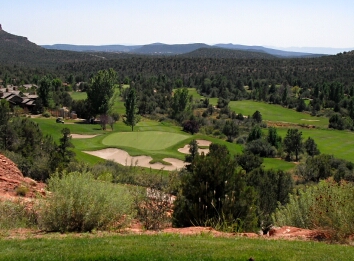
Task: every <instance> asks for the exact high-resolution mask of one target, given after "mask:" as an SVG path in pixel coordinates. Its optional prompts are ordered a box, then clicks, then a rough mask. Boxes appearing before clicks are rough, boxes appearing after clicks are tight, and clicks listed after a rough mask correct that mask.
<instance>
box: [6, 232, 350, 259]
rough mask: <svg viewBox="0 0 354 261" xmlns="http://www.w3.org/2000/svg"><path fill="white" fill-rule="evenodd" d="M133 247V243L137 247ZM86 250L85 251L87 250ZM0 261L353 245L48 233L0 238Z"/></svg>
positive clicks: (269, 254) (300, 252) (312, 253)
mask: <svg viewBox="0 0 354 261" xmlns="http://www.w3.org/2000/svg"><path fill="white" fill-rule="evenodd" d="M137 246H139V247H137ZM88 249H89V251H88ZM0 252H1V256H0V260H28V259H32V260H48V259H50V260H54V261H55V260H63V259H65V260H205V259H207V260H240V261H241V260H248V259H250V257H252V258H254V259H255V260H264V261H274V260H275V261H278V260H279V261H280V260H282V261H288V260H289V261H290V260H309V261H316V260H339V261H341V260H343V261H344V260H352V259H353V258H354V253H353V248H352V247H349V246H345V245H338V244H332V245H329V244H326V243H323V242H302V241H297V240H264V239H249V238H239V237H236V238H222V237H211V236H210V235H208V234H205V235H199V236H180V235H170V234H159V235H152V236H151V235H150V236H149V235H125V236H112V235H110V234H108V235H105V234H104V236H97V237H94V238H92V236H91V235H86V234H83V235H81V236H80V237H77V236H74V235H72V236H71V235H66V236H64V238H63V235H50V237H49V238H43V239H38V238H30V239H26V240H24V239H16V240H8V239H2V240H1V241H0Z"/></svg>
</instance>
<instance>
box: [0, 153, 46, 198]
mask: <svg viewBox="0 0 354 261" xmlns="http://www.w3.org/2000/svg"><path fill="white" fill-rule="evenodd" d="M44 188H45V184H44V183H39V182H36V181H35V180H33V179H30V178H25V177H24V176H23V175H22V173H21V171H20V170H19V169H18V168H17V166H16V164H15V163H14V162H12V161H11V160H10V159H8V158H7V157H5V156H4V155H2V154H0V200H1V199H2V200H4V199H13V198H16V197H27V198H33V197H36V196H37V195H45V190H44Z"/></svg>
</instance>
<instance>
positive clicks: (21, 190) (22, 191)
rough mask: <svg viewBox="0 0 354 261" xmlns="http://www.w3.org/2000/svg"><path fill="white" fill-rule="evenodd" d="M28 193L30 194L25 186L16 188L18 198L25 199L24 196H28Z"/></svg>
mask: <svg viewBox="0 0 354 261" xmlns="http://www.w3.org/2000/svg"><path fill="white" fill-rule="evenodd" d="M27 192H28V188H27V187H26V186H24V185H20V186H18V187H17V188H16V195H17V196H21V197H24V196H26V194H27Z"/></svg>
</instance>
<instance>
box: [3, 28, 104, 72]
mask: <svg viewBox="0 0 354 261" xmlns="http://www.w3.org/2000/svg"><path fill="white" fill-rule="evenodd" d="M0 50H1V51H0V63H2V64H16V65H21V66H22V65H25V66H29V67H38V66H39V67H56V66H57V65H58V64H61V63H67V62H75V61H93V60H102V59H105V57H102V56H98V55H94V54H90V53H79V52H72V51H61V50H47V49H45V48H43V47H40V46H38V45H36V44H35V43H32V42H30V41H29V40H28V39H27V38H26V37H22V36H17V35H13V34H10V33H8V32H6V31H4V30H2V29H0Z"/></svg>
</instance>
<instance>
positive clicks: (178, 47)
mask: <svg viewBox="0 0 354 261" xmlns="http://www.w3.org/2000/svg"><path fill="white" fill-rule="evenodd" d="M207 47H210V46H209V45H206V44H203V43H194V44H172V45H169V44H160V43H157V44H156V43H155V44H148V45H144V46H142V47H140V48H138V49H134V50H133V51H132V53H136V54H150V55H175V54H183V53H189V52H192V51H195V50H197V49H199V48H207Z"/></svg>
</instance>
